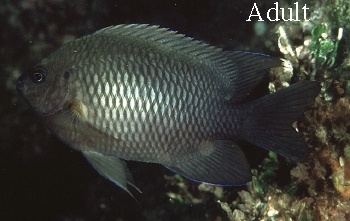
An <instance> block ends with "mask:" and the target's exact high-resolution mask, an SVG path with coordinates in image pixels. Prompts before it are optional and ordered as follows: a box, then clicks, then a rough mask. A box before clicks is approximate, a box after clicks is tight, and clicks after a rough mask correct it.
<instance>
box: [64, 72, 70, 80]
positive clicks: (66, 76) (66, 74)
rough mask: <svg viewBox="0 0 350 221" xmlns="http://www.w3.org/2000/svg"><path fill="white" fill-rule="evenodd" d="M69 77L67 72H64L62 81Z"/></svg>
mask: <svg viewBox="0 0 350 221" xmlns="http://www.w3.org/2000/svg"><path fill="white" fill-rule="evenodd" d="M69 75H70V73H69V71H65V72H64V74H63V78H64V79H68V78H69Z"/></svg>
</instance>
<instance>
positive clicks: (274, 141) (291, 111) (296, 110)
mask: <svg viewBox="0 0 350 221" xmlns="http://www.w3.org/2000/svg"><path fill="white" fill-rule="evenodd" d="M319 91H320V85H319V84H318V83H317V82H315V81H302V82H298V83H296V84H294V85H292V86H290V87H288V88H285V89H281V90H279V91H277V92H276V93H273V94H270V95H267V96H265V97H262V98H260V99H258V100H256V101H253V102H251V103H249V104H247V106H248V107H247V109H248V111H245V114H246V116H245V121H244V125H243V130H242V133H241V136H240V137H241V138H242V139H244V140H246V141H248V142H249V143H252V144H254V145H257V146H259V147H263V148H265V149H267V150H271V151H274V152H276V153H278V154H280V155H282V156H284V157H287V158H289V159H292V160H303V159H305V158H306V157H307V154H308V153H309V149H308V147H307V146H306V144H305V142H304V140H303V138H302V136H301V135H300V134H298V133H297V132H296V131H295V129H294V128H293V127H292V123H293V122H294V121H296V120H298V118H299V117H300V116H301V115H302V113H303V112H304V111H305V109H306V108H308V107H310V106H311V105H312V104H313V103H314V99H315V97H316V96H317V95H318V93H319Z"/></svg>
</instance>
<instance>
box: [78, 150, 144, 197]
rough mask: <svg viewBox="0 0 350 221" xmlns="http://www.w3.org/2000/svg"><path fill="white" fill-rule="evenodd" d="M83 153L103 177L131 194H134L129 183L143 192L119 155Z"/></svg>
mask: <svg viewBox="0 0 350 221" xmlns="http://www.w3.org/2000/svg"><path fill="white" fill-rule="evenodd" d="M83 155H84V156H85V158H86V159H87V160H88V161H89V163H90V164H91V165H92V166H93V167H94V168H95V169H96V170H97V171H98V172H99V173H100V174H101V175H102V176H103V177H105V178H107V179H109V180H110V181H112V182H113V183H114V184H116V185H118V186H119V187H120V188H122V189H123V190H125V191H126V192H128V193H129V194H130V195H131V196H133V195H132V194H131V192H130V191H129V190H128V188H127V184H129V185H131V186H133V187H134V188H135V189H136V190H137V191H139V192H141V191H140V190H139V189H138V188H137V187H136V186H135V184H134V180H133V178H132V175H131V173H130V171H129V170H128V168H127V166H126V163H125V162H124V161H123V160H121V159H119V158H117V157H112V156H106V155H103V154H101V153H98V152H94V151H83Z"/></svg>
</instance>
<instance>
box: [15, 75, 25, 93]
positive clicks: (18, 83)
mask: <svg viewBox="0 0 350 221" xmlns="http://www.w3.org/2000/svg"><path fill="white" fill-rule="evenodd" d="M24 80H25V77H24V76H23V75H21V76H20V77H19V78H18V79H17V81H16V89H17V92H18V93H19V94H20V95H21V96H22V97H24V96H23V90H24V89H25V84H24Z"/></svg>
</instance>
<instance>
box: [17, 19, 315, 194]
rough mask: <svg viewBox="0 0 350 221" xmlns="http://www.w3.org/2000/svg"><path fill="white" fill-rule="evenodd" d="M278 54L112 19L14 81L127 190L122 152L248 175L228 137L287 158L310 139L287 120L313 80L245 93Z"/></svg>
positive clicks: (196, 172) (53, 126)
mask: <svg viewBox="0 0 350 221" xmlns="http://www.w3.org/2000/svg"><path fill="white" fill-rule="evenodd" d="M279 65H281V60H280V59H277V58H272V57H269V56H266V55H261V54H254V53H248V52H223V51H222V50H221V49H218V48H215V47H212V46H208V45H206V44H203V43H201V42H199V41H195V40H193V39H191V38H186V37H184V36H183V35H180V34H177V33H176V32H172V31H169V30H167V29H163V28H159V27H158V26H149V25H118V26H113V27H107V28H105V29H102V30H100V31H97V32H95V33H94V34H92V35H88V36H84V37H82V38H79V39H77V40H75V41H72V42H69V43H67V44H65V45H64V46H62V47H61V48H60V49H58V50H57V51H55V52H54V53H52V54H51V55H49V56H48V57H46V58H44V59H43V60H42V61H41V62H40V63H39V64H38V65H36V66H35V67H34V68H33V69H32V70H30V71H29V72H27V73H25V74H23V75H22V76H21V77H20V78H19V79H18V81H17V89H18V91H19V93H20V94H21V96H22V97H24V99H25V100H26V101H27V102H28V103H29V104H30V106H31V107H32V108H33V109H34V110H35V111H36V112H37V113H38V114H39V115H40V116H42V118H43V119H44V122H45V124H46V125H47V127H48V128H49V129H50V130H51V131H52V132H53V133H54V134H56V135H57V136H58V137H59V138H60V139H61V140H62V141H63V142H65V143H66V144H68V145H69V146H71V147H72V148H74V149H76V150H79V151H81V152H82V153H83V154H84V156H85V157H86V158H87V159H88V161H89V162H90V163H91V164H92V165H93V166H94V168H95V169H96V170H98V171H99V172H100V173H101V174H102V175H103V176H105V177H107V178H108V179H110V180H111V181H113V182H114V183H116V184H117V185H119V186H120V187H122V188H123V189H124V190H126V191H128V188H127V184H130V185H132V186H134V187H135V185H134V183H133V179H132V176H131V174H130V172H129V171H128V169H127V167H126V164H125V162H124V161H123V160H135V161H143V162H152V163H160V164H162V165H164V166H166V167H168V168H169V169H172V170H174V171H176V172H178V173H180V174H182V175H184V176H186V177H188V178H190V179H192V180H196V181H201V182H206V183H210V184H218V185H238V184H244V183H246V182H247V181H249V180H250V178H251V176H250V170H249V165H248V163H247V160H246V159H245V156H244V154H243V152H242V151H241V149H240V147H239V146H238V145H237V144H236V143H235V142H234V141H235V140H238V139H243V140H246V141H248V142H250V143H252V144H255V145H257V146H261V147H263V148H266V149H269V150H273V151H276V152H277V153H279V154H281V155H283V156H286V157H288V158H291V159H295V160H301V159H303V158H305V156H306V155H307V153H308V149H307V147H306V145H305V143H304V141H303V140H302V138H301V137H300V136H299V135H298V134H297V133H296V132H295V131H294V129H293V128H292V126H291V124H292V122H294V121H296V120H297V119H298V117H299V116H300V115H301V114H302V112H303V111H304V110H305V109H306V108H307V107H308V106H310V105H312V103H313V99H314V97H315V96H316V95H317V94H318V92H319V85H318V84H317V83H316V82H311V81H304V82H301V83H297V84H295V85H293V86H291V87H289V88H287V89H283V90H281V91H279V92H277V93H274V94H271V95H268V96H265V97H263V98H260V99H258V100H256V101H252V102H245V99H246V98H247V96H248V95H249V93H250V92H251V91H252V89H253V88H254V87H255V86H256V85H257V84H258V83H259V82H260V80H261V79H262V78H263V77H264V76H265V73H266V72H267V70H268V69H270V68H272V67H276V66H279Z"/></svg>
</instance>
